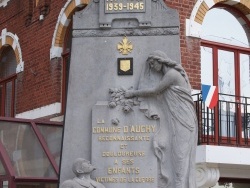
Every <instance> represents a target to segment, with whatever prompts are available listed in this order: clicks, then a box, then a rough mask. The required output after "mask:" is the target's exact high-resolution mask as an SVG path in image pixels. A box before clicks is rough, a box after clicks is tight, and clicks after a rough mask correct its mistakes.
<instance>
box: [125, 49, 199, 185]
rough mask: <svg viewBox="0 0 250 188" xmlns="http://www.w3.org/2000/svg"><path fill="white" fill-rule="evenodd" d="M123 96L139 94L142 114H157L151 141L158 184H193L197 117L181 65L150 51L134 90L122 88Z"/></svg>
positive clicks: (186, 78)
mask: <svg viewBox="0 0 250 188" xmlns="http://www.w3.org/2000/svg"><path fill="white" fill-rule="evenodd" d="M125 97H127V98H131V97H140V98H139V100H140V101H141V102H140V108H141V110H143V111H144V112H145V115H146V116H147V117H149V118H154V119H157V118H159V121H158V122H159V127H158V131H157V133H156V135H155V137H154V142H153V143H154V144H153V147H154V150H155V155H156V156H157V158H158V161H159V178H158V184H159V185H158V186H159V187H162V188H163V187H164V188H196V179H195V178H196V176H195V152H196V151H195V150H196V144H197V119H196V113H195V110H194V106H193V100H192V97H191V87H190V84H189V80H188V77H187V74H186V72H185V71H184V69H183V68H182V66H181V65H180V64H178V63H176V62H174V61H173V60H171V59H170V58H168V57H167V55H166V54H165V53H163V52H161V51H155V52H153V53H152V54H150V55H149V57H148V59H147V61H146V65H145V68H144V71H143V72H142V74H141V78H140V81H139V87H138V90H134V91H131V90H128V91H126V93H125Z"/></svg>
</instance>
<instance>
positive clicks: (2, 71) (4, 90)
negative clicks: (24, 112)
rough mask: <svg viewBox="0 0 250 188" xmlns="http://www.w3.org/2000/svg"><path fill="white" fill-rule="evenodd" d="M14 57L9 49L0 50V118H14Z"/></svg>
mask: <svg viewBox="0 0 250 188" xmlns="http://www.w3.org/2000/svg"><path fill="white" fill-rule="evenodd" d="M16 65H17V62H16V56H15V53H14V51H13V49H12V48H11V47H9V46H8V47H4V48H3V49H1V50H0V116H6V117H14V115H15V95H16V94H15V93H16Z"/></svg>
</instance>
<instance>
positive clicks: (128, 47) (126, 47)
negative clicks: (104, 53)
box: [117, 36, 133, 55]
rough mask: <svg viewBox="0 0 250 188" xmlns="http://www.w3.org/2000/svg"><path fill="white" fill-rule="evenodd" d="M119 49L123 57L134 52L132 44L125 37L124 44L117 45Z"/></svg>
mask: <svg viewBox="0 0 250 188" xmlns="http://www.w3.org/2000/svg"><path fill="white" fill-rule="evenodd" d="M117 49H118V51H119V52H120V53H122V55H128V54H129V53H131V51H132V50H133V45H132V44H131V41H128V39H127V37H126V36H125V37H124V38H123V39H122V42H119V43H118V44H117Z"/></svg>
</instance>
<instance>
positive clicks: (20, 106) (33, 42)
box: [0, 0, 200, 113]
mask: <svg viewBox="0 0 250 188" xmlns="http://www.w3.org/2000/svg"><path fill="white" fill-rule="evenodd" d="M45 2H49V1H47V0H46V1H45V0H40V3H39V5H38V7H36V8H35V9H34V10H33V11H32V4H30V1H29V0H25V1H24V0H11V1H9V2H8V5H7V7H4V8H3V7H1V8H0V31H1V30H2V29H4V28H7V31H8V32H11V33H14V34H17V36H18V37H19V43H20V46H21V50H22V56H23V61H24V71H23V72H21V73H19V74H18V82H17V91H18V92H17V101H16V107H17V109H16V113H21V112H25V111H29V110H32V109H35V108H39V107H41V106H45V105H49V104H51V103H55V102H59V101H60V100H61V70H62V64H61V60H60V59H54V60H52V61H50V47H51V42H52V37H53V32H54V29H55V26H56V22H57V19H58V15H59V13H60V10H61V8H62V7H63V6H64V4H65V3H66V2H67V1H66V0H51V3H50V11H49V13H48V15H47V16H46V17H45V19H44V20H43V21H39V14H40V9H39V8H41V7H42V6H43V5H44V3H45ZM165 2H166V4H167V5H168V6H169V7H171V8H174V9H177V10H178V11H179V15H180V23H181V25H180V29H181V30H180V31H181V35H180V39H181V55H182V57H181V59H182V64H183V66H184V68H185V70H186V71H187V73H188V75H189V78H190V81H191V84H192V86H193V88H194V89H199V88H200V48H199V46H200V41H199V39H194V38H190V37H186V36H185V27H186V25H185V21H186V19H187V18H189V17H190V14H191V12H192V9H193V7H194V4H195V2H196V0H174V1H172V0H165ZM30 14H32V17H31V16H30ZM28 18H30V20H28V21H27V19H28Z"/></svg>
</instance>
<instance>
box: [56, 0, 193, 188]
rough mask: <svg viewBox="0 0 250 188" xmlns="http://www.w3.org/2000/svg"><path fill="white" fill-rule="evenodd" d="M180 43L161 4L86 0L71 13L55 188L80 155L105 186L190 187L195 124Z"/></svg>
mask: <svg viewBox="0 0 250 188" xmlns="http://www.w3.org/2000/svg"><path fill="white" fill-rule="evenodd" d="M179 40H180V39H179V18H178V13H177V11H176V10H173V9H171V8H169V7H167V6H166V5H165V3H164V2H163V0H116V1H114V0H105V1H99V0H92V1H91V2H90V3H89V5H88V6H87V7H86V8H85V9H84V10H82V11H80V12H77V13H76V14H75V15H74V17H73V39H72V52H71V62H70V72H69V85H68V97H67V105H66V115H65V128H64V136H63V149H62V158H61V168H60V182H61V183H62V182H64V181H65V180H67V179H72V178H73V177H74V174H73V173H72V172H71V171H70V170H69V169H71V163H72V161H74V160H75V159H76V158H79V157H81V158H85V159H87V160H90V161H91V163H92V164H94V165H95V166H96V167H97V169H96V171H95V172H93V173H92V175H93V177H92V178H93V179H94V180H95V181H97V182H99V183H101V184H103V185H104V186H105V187H106V188H113V187H121V188H123V187H124V188H125V187H126V188H127V187H128V188H129V187H131V188H132V187H133V188H136V187H138V188H139V187H146V188H147V187H148V188H151V187H152V188H155V187H168V188H170V187H171V188H177V187H182V185H183V182H185V183H186V184H185V186H186V187H187V188H195V185H194V184H192V182H193V178H194V177H193V176H194V175H193V170H192V169H193V168H192V167H193V162H194V161H191V160H192V159H193V157H194V156H193V152H194V151H195V147H194V146H193V145H192V144H193V143H194V142H195V138H196V137H195V134H196V125H195V120H196V119H195V117H194V116H195V114H193V109H191V101H190V97H189V96H190V95H188V93H189V89H190V85H189V82H188V78H187V77H186V74H185V71H184V70H183V69H182V67H181V66H180V45H179ZM159 49H160V50H161V52H159V51H156V50H159ZM152 52H154V53H152ZM163 52H164V53H163ZM165 53H167V54H168V56H166V54H165ZM149 54H151V55H150V57H151V56H152V57H153V56H154V57H155V56H157V55H156V54H158V55H159V54H160V55H159V56H160V57H161V59H164V60H163V61H162V60H155V59H153V60H152V58H149ZM149 60H150V62H149ZM151 60H152V62H151ZM145 62H147V63H145ZM159 62H160V63H159ZM166 62H167V63H166ZM175 62H177V63H175ZM149 67H151V69H149ZM151 70H154V71H151ZM168 70H171V71H170V72H169V73H171V72H173V73H172V74H173V75H174V77H172V76H170V75H169V74H166V72H167V71H168ZM174 73H175V74H174ZM176 75H177V76H176ZM165 77H167V78H168V79H170V80H172V81H173V83H172V84H171V85H176V87H174V86H173V87H172V86H171V89H170V90H168V89H166V88H167V87H168V86H169V85H168V84H169V83H170V82H167V83H168V84H166V83H165V82H166V81H164V80H165V79H164V78H165ZM176 77H177V78H176ZM168 79H167V80H168ZM162 82H163V84H162ZM164 84H165V85H164ZM158 85H163V86H162V87H163V88H161V89H159V90H156V91H152V90H151V89H150V88H155V87H156V86H158ZM131 86H132V87H131ZM183 88H184V89H183ZM175 92H177V93H178V94H179V95H175ZM169 93H170V94H169ZM184 93H186V94H184ZM166 95H167V96H166ZM170 95H171V97H170ZM172 95H173V96H172ZM179 100H182V101H183V102H182V103H181V104H178V101H179ZM165 105H170V106H171V107H170V108H171V109H169V107H166V106H165ZM175 105H177V106H175ZM178 105H179V106H178ZM177 109H179V110H181V111H175V110H177ZM188 110H190V113H188V115H187V111H188ZM178 118H181V120H177V119H178ZM170 121H171V123H173V124H174V125H175V126H172V128H170V125H169V122H170ZM183 122H186V123H183ZM182 125H183V126H182ZM169 130H170V132H168V131H169ZM173 135H175V136H173ZM165 136H166V138H165ZM173 146H174V147H173ZM175 146H177V147H176V148H175ZM173 148H174V149H173ZM172 149H173V150H172ZM182 152H183V153H182ZM184 156H187V158H185V157H184ZM184 158H185V159H184ZM168 159H171V160H175V162H173V163H172V162H169V160H168ZM182 159H183V160H182ZM189 159H190V160H189ZM193 160H194V159H193ZM169 169H170V171H169ZM191 185H192V186H193V187H191Z"/></svg>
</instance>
